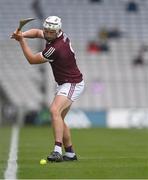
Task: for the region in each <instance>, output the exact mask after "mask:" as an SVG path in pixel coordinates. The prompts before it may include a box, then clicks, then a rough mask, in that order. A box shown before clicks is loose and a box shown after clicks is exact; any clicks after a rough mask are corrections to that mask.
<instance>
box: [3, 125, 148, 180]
mask: <svg viewBox="0 0 148 180" xmlns="http://www.w3.org/2000/svg"><path fill="white" fill-rule="evenodd" d="M0 131H1V129H0ZM1 133H2V132H1ZM1 133H0V135H1ZM7 133H8V135H7V136H8V137H9V134H10V133H9V132H8V131H6V132H5V131H4V130H3V134H7ZM7 139H8V138H7ZM72 139H73V144H74V148H75V150H76V152H77V155H78V158H79V161H78V162H62V163H48V164H46V165H40V164H39V161H40V159H42V158H46V156H47V155H48V153H49V152H50V151H52V150H53V136H52V129H51V128H49V127H34V126H31V127H24V128H22V129H21V131H20V136H19V153H18V174H17V177H18V179H54V178H55V179H94V178H95V179H109V178H112V179H121V178H124V179H136V178H139V179H142V178H143V179H144V178H148V130H147V129H103V128H92V129H73V130H72ZM1 142H2V143H3V146H4V147H3V148H2V149H4V148H7V146H8V145H6V144H7V143H6V142H4V141H3V140H2V141H1V140H0V143H1ZM7 142H8V140H7ZM0 153H4V150H1V148H0ZM0 157H1V158H2V159H0V166H2V165H3V168H0V170H1V171H2V170H4V158H5V160H6V161H7V158H8V157H7V155H6V154H5V155H4V157H3V156H1V155H0ZM0 178H3V177H2V173H1V174H0Z"/></svg>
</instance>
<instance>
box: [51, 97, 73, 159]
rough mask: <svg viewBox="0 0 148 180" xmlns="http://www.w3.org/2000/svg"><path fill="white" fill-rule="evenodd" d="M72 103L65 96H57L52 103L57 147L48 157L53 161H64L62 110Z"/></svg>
mask: <svg viewBox="0 0 148 180" xmlns="http://www.w3.org/2000/svg"><path fill="white" fill-rule="evenodd" d="M71 103H72V101H71V100H69V99H68V98H67V97H65V96H59V95H58V96H56V97H55V98H54V101H53V103H52V105H51V108H50V112H51V116H52V127H53V131H54V138H55V147H54V151H53V152H52V153H51V154H50V155H49V156H48V157H47V159H48V161H51V162H61V161H63V157H62V142H63V131H64V125H63V119H62V112H63V111H64V110H65V109H66V108H67V107H68V106H70V105H71Z"/></svg>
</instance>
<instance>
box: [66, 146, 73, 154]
mask: <svg viewBox="0 0 148 180" xmlns="http://www.w3.org/2000/svg"><path fill="white" fill-rule="evenodd" d="M65 152H70V153H73V152H74V151H73V148H72V145H71V146H68V147H65Z"/></svg>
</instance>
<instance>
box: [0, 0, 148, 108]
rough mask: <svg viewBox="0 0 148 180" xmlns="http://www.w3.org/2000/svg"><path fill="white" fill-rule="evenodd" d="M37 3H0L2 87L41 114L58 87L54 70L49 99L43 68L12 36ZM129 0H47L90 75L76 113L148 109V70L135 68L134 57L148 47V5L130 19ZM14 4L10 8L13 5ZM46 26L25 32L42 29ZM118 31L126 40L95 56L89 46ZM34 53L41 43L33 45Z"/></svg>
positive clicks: (9, 0) (34, 24)
mask: <svg viewBox="0 0 148 180" xmlns="http://www.w3.org/2000/svg"><path fill="white" fill-rule="evenodd" d="M32 2H33V1H31V0H30V1H19V0H13V1H12V0H1V1H0V10H1V11H0V22H1V23H0V24H1V31H0V41H1V42H0V83H1V84H2V85H3V87H4V88H5V90H6V93H7V94H8V96H9V98H10V99H11V101H12V102H13V103H15V104H17V105H19V106H26V107H28V108H31V109H32V108H35V109H38V108H39V107H40V104H41V102H42V100H43V98H44V99H45V100H46V102H48V101H50V100H51V99H52V98H53V95H54V88H55V84H54V83H53V76H52V72H51V69H50V68H49V66H48V65H46V67H45V68H46V70H47V72H46V73H47V80H46V82H47V85H46V87H47V92H48V93H47V95H46V96H44V95H43V94H42V93H41V91H40V90H39V86H40V83H41V81H42V79H41V73H40V72H39V66H38V65H37V66H31V65H29V64H28V63H27V62H26V60H25V58H24V57H23V55H22V52H21V50H20V48H19V46H18V45H17V43H16V42H13V41H12V40H9V35H10V34H11V33H12V32H13V31H14V29H15V28H16V27H17V23H18V21H19V19H21V18H24V17H25V18H26V17H34V16H35V15H34V13H33V10H32V7H31V4H32ZM125 3H126V1H124V0H104V1H102V3H98V4H97V3H93V4H91V3H90V2H89V1H88V0H81V1H80V0H73V1H72V0H60V1H59V0H50V1H49V0H42V1H41V7H42V8H43V12H44V16H45V17H47V16H49V15H58V16H60V17H61V18H62V19H63V30H64V31H65V32H66V33H67V34H68V35H69V36H70V38H71V40H72V44H73V48H74V50H75V51H76V57H77V63H78V64H79V66H80V69H81V70H82V72H83V74H84V79H85V81H86V90H85V92H84V94H83V95H82V97H81V100H80V101H77V102H76V103H75V104H74V108H82V109H109V108H111V107H119V108H124V107H127V108H130V107H147V106H148V95H147V92H148V84H147V83H148V66H138V67H135V66H133V64H132V60H133V58H134V57H135V56H136V55H137V51H138V50H139V48H140V46H141V45H142V44H146V45H147V44H148V40H147V39H148V38H147V36H148V33H147V29H148V23H147V16H148V12H147V5H148V2H147V1H141V2H140V1H139V6H140V8H139V12H138V13H137V14H128V13H127V12H126V11H125ZM8 4H9V6H8ZM39 26H40V21H39V20H37V21H34V22H32V23H30V24H28V25H27V26H26V27H25V28H24V29H28V28H31V27H39ZM104 26H105V27H107V28H113V27H116V26H117V27H118V28H119V29H120V30H121V31H122V32H123V37H121V38H120V39H117V40H114V39H113V40H110V41H109V46H110V52H108V53H106V54H105V53H103V54H89V53H88V52H87V51H86V46H87V43H88V41H89V40H92V39H96V38H97V33H98V31H99V30H100V29H101V28H102V27H104ZM30 43H31V46H32V48H33V49H34V50H37V43H33V42H30Z"/></svg>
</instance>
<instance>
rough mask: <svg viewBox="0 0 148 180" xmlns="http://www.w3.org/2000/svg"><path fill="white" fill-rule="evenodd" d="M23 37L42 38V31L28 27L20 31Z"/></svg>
mask: <svg viewBox="0 0 148 180" xmlns="http://www.w3.org/2000/svg"><path fill="white" fill-rule="evenodd" d="M22 35H23V37H24V38H42V39H43V38H44V35H43V31H42V30H41V29H30V30H28V31H25V32H23V33H22Z"/></svg>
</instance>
